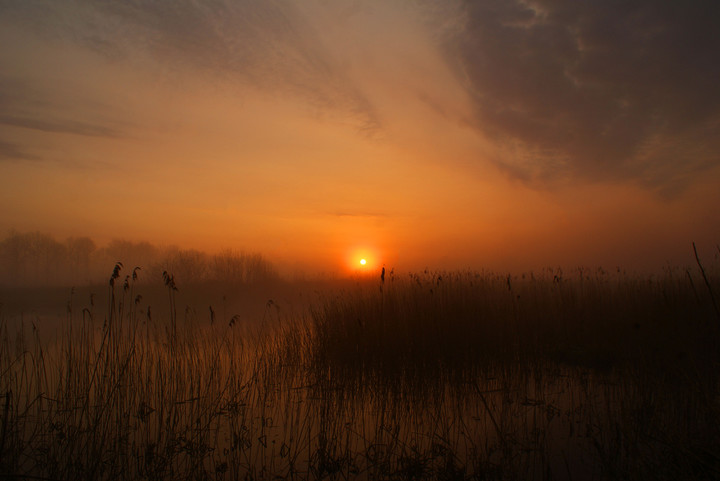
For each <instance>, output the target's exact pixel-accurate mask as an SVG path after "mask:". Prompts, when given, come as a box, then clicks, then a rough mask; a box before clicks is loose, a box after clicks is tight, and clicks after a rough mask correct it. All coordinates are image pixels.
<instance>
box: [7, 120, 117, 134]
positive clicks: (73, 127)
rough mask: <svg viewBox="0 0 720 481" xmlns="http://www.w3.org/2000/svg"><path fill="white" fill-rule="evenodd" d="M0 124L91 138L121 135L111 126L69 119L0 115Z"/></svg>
mask: <svg viewBox="0 0 720 481" xmlns="http://www.w3.org/2000/svg"><path fill="white" fill-rule="evenodd" d="M0 124H4V125H10V126H13V127H22V128H26V129H32V130H39V131H42V132H56V133H67V134H76V135H87V136H91V137H119V136H120V135H121V134H120V132H119V131H118V130H116V129H114V128H112V127H109V126H104V125H97V124H89V123H85V122H80V121H76V120H69V119H62V120H47V119H34V118H23V117H14V116H10V115H0Z"/></svg>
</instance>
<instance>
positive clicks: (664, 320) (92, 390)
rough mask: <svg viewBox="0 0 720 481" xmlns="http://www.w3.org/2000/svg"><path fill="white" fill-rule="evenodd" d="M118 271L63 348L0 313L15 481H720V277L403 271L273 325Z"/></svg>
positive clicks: (65, 334) (1, 388)
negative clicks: (147, 291) (198, 305)
mask: <svg viewBox="0 0 720 481" xmlns="http://www.w3.org/2000/svg"><path fill="white" fill-rule="evenodd" d="M687 273H689V271H687ZM121 274H122V265H120V264H118V266H116V268H115V270H114V271H113V275H112V277H111V283H110V285H109V286H108V293H107V298H106V301H107V304H106V305H105V306H103V307H99V306H95V305H94V304H93V303H91V304H90V305H88V306H86V307H83V308H82V309H78V308H75V306H74V305H73V303H72V302H71V303H70V304H69V305H68V310H67V316H66V319H65V320H64V322H63V323H62V329H61V330H60V331H59V332H58V335H57V336H56V338H55V339H53V340H50V341H46V340H44V338H43V337H42V336H41V334H40V329H41V328H42V326H38V325H36V324H33V321H32V320H29V319H24V320H22V322H20V323H19V326H18V327H17V329H15V328H14V325H15V324H17V323H11V322H9V320H7V319H5V318H4V317H1V316H0V320H1V322H0V394H2V411H1V413H2V426H0V428H1V429H0V478H4V479H51V480H70V479H98V480H103V479H108V480H109V479H128V480H131V479H132V480H135V479H158V480H165V479H213V480H234V479H388V480H390V479H393V480H406V479H407V480H410V479H491V480H515V479H517V480H520V479H522V480H533V479H537V480H540V479H543V480H544V479H568V480H583V479H598V480H604V479H628V480H632V479H673V480H676V479H717V478H718V477H719V476H720V448H719V446H720V396H719V394H720V390H719V384H718V381H719V379H718V373H720V369H719V368H720V355H719V354H718V349H717V348H718V339H720V336H719V335H718V324H719V323H720V320H719V319H717V317H716V314H715V312H714V310H713V306H712V302H711V296H710V294H711V290H712V288H713V287H714V286H717V280H716V279H715V278H714V277H712V274H710V275H709V276H707V284H704V283H700V282H697V280H696V282H694V283H691V282H689V281H688V276H687V274H686V272H685V271H681V270H671V269H669V270H668V271H667V272H666V273H665V274H664V275H662V276H657V277H652V278H637V277H633V276H628V275H626V274H624V273H622V272H613V273H608V272H605V271H602V270H597V271H592V272H589V271H584V270H578V271H577V272H574V273H571V274H570V275H565V274H563V273H562V272H560V271H557V270H547V271H544V272H542V273H540V274H538V275H526V276H524V277H523V276H514V277H513V276H511V277H508V276H499V275H495V274H491V273H487V274H486V273H479V274H478V273H472V272H442V273H437V272H436V273H429V272H428V273H421V274H412V275H407V276H404V277H400V276H395V275H388V276H387V277H384V278H383V279H382V280H381V279H380V278H375V279H367V280H358V282H357V283H356V285H355V286H354V287H352V288H350V289H347V290H345V291H343V292H340V293H335V294H328V295H327V296H326V297H325V298H323V299H322V300H321V301H320V302H319V303H315V304H314V305H313V306H312V307H311V308H310V309H309V310H308V313H307V314H306V315H305V316H300V317H294V318H287V319H285V318H280V317H278V318H277V319H275V320H274V321H273V322H270V323H267V325H265V326H262V327H258V328H254V327H250V326H245V325H243V323H242V322H241V318H239V317H237V316H233V317H229V318H225V317H221V318H219V317H220V316H216V315H215V312H214V311H213V310H212V309H210V310H209V311H208V315H207V316H197V315H195V314H194V312H195V311H193V310H187V309H186V310H185V312H184V314H183V313H182V312H181V310H179V309H178V308H177V305H178V300H177V296H178V291H177V286H176V285H175V281H174V278H173V276H172V275H171V274H169V273H165V275H164V278H163V283H164V288H165V290H166V294H167V296H166V298H167V301H166V303H165V305H164V306H156V307H155V308H154V309H155V310H151V309H150V308H149V307H148V306H146V305H145V304H144V302H143V301H142V298H141V297H140V294H139V293H138V292H136V286H135V280H136V277H137V271H134V272H133V275H129V276H128V277H126V278H125V279H126V281H125V283H123V284H122V285H121V279H122V277H123V276H122V275H121ZM690 279H691V280H692V276H691V277H690ZM704 285H706V287H707V289H708V290H703V289H701V287H703V286H704ZM96 311H100V312H102V315H98V314H97V312H96ZM158 313H162V315H160V314H158Z"/></svg>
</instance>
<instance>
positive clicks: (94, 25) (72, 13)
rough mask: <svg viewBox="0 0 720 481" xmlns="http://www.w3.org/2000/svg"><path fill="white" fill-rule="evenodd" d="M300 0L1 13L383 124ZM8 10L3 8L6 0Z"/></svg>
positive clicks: (123, 55) (117, 54)
mask: <svg viewBox="0 0 720 481" xmlns="http://www.w3.org/2000/svg"><path fill="white" fill-rule="evenodd" d="M301 7H305V5H303V2H293V1H290V0H275V1H271V0H269V1H262V2H257V1H251V0H245V1H243V0H238V1H224V0H206V1H201V2H197V1H192V0H176V1H158V2H143V1H123V2H107V1H101V0H67V1H64V2H53V1H42V0H38V1H36V2H32V3H27V2H24V1H18V2H12V1H10V2H8V3H7V4H6V5H5V12H3V14H4V15H5V16H6V17H7V18H9V17H10V16H11V15H12V16H13V17H14V18H15V19H17V21H18V22H21V23H24V24H26V25H32V26H34V28H35V30H36V31H37V33H38V34H40V35H45V36H46V37H48V38H54V37H57V38H60V39H62V40H63V41H69V42H73V43H75V44H78V45H81V46H82V47H84V48H87V49H90V50H92V51H95V52H97V53H99V54H101V55H103V56H105V57H106V58H108V59H110V60H114V61H115V60H121V61H130V62H134V61H138V59H142V58H147V59H149V61H150V62H151V63H156V64H159V65H161V66H165V68H166V71H167V72H168V75H173V74H178V73H179V74H181V75H182V74H187V73H188V72H191V73H192V74H193V75H195V76H199V77H206V78H212V79H221V80H222V81H224V82H226V83H227V84H234V85H252V86H254V87H256V88H260V89H262V90H264V91H267V92H272V93H273V94H278V93H279V94H281V95H282V94H289V95H293V96H300V97H302V98H304V99H305V100H306V101H307V102H309V103H310V104H312V105H315V106H317V108H318V110H320V111H332V112H336V113H342V115H346V116H349V117H351V118H353V119H354V122H355V124H356V125H357V127H358V128H359V129H362V130H368V129H373V128H377V127H378V123H379V122H378V119H377V117H376V114H375V112H374V109H373V107H372V105H371V103H370V102H369V100H368V99H367V98H365V96H364V95H363V93H362V92H361V91H360V90H359V89H357V88H355V86H354V84H353V82H352V81H351V79H349V78H348V77H347V75H346V73H345V72H344V70H343V68H342V66H341V65H340V64H341V63H342V62H341V59H337V58H336V57H335V56H334V55H332V54H331V52H330V50H329V49H328V48H326V46H325V45H324V43H323V38H322V32H320V31H318V29H317V28H316V27H315V26H314V24H313V21H312V19H311V18H309V15H311V14H312V11H311V10H309V9H308V8H305V9H304V10H303V9H302V8H301ZM0 12H2V7H0Z"/></svg>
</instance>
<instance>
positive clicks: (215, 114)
mask: <svg viewBox="0 0 720 481" xmlns="http://www.w3.org/2000/svg"><path fill="white" fill-rule="evenodd" d="M256 3H258V2H244V1H238V2H219V1H214V0H207V1H205V2H185V1H178V2H174V3H173V4H172V5H170V4H168V5H166V6H164V7H162V8H160V7H158V6H157V5H155V6H142V5H140V6H137V5H134V6H133V5H127V6H122V5H115V6H108V5H105V4H103V3H100V2H93V1H90V0H74V1H68V2H61V4H58V2H42V1H41V2H37V4H38V5H41V6H39V7H37V6H36V8H35V7H32V6H28V5H27V3H26V2H21V1H17V2H14V1H10V2H6V3H5V4H4V5H3V6H2V7H0V72H1V73H0V106H2V109H0V111H1V112H2V114H0V231H8V230H9V229H18V230H20V231H29V230H33V231H34V230H39V231H42V232H48V233H52V234H54V235H55V236H57V237H60V238H62V237H67V236H71V235H87V236H91V237H93V238H94V239H96V240H97V241H98V242H99V243H100V244H102V243H104V242H107V241H109V240H110V239H112V238H125V239H132V240H148V241H151V242H154V243H157V244H177V245H179V246H181V247H194V248H201V249H205V250H208V251H216V250H219V249H221V248H225V247H231V248H237V249H241V248H242V249H246V250H254V251H260V252H262V253H264V254H266V255H267V256H268V257H269V258H270V259H271V260H275V261H276V262H278V263H280V264H282V265H283V266H286V267H285V269H287V270H288V271H292V270H294V269H303V270H309V271H312V272H347V271H348V269H349V266H350V265H353V263H354V262H356V261H357V260H359V256H365V257H366V258H367V259H368V261H369V262H368V267H372V268H377V267H378V266H379V265H382V264H385V265H387V266H396V267H397V268H398V269H421V268H424V267H430V268H475V269H481V268H489V269H494V270H501V271H502V270H522V269H537V268H538V267H542V266H548V265H553V266H557V265H565V266H571V267H572V266H576V265H581V264H582V265H586V266H595V265H604V266H615V265H618V264H619V265H625V266H628V267H630V268H643V269H644V268H652V267H655V266H659V267H661V266H662V265H664V264H665V263H666V262H671V263H673V264H678V263H680V264H682V263H689V262H691V261H692V257H691V253H692V250H691V242H692V241H695V242H697V243H698V245H699V246H700V248H701V252H703V253H705V254H706V255H708V256H709V255H713V252H714V249H715V245H716V244H717V243H718V242H720V214H719V213H718V212H719V210H718V209H717V206H718V205H720V189H718V186H720V169H719V168H718V163H719V162H718V156H717V152H718V151H720V150H718V147H719V145H718V144H720V140H719V139H720V135H719V134H720V132H719V130H720V127H718V126H719V125H720V110H719V109H718V106H720V99H719V95H718V93H717V88H716V84H715V83H714V82H707V81H706V80H705V79H707V78H708V77H709V78H713V77H712V76H713V75H715V74H716V73H718V72H717V65H718V64H720V62H716V61H717V51H719V50H718V49H717V48H715V44H713V43H712V42H715V43H717V35H715V36H712V35H711V33H709V32H711V29H710V27H709V26H707V25H706V22H705V21H704V20H703V19H704V18H705V17H706V16H707V12H703V11H697V12H696V11H695V10H697V9H695V10H693V9H691V8H690V7H688V9H687V10H686V11H684V12H683V15H680V16H679V17H678V12H675V11H672V9H669V7H667V8H666V7H665V6H663V7H657V8H656V7H653V5H655V3H653V2H648V3H647V5H646V7H648V6H649V7H648V8H646V9H645V10H642V11H641V15H640V16H638V15H639V14H638V13H637V12H628V11H613V10H610V9H609V8H610V7H607V8H608V9H607V11H600V10H603V8H604V7H599V6H596V7H594V8H595V10H593V11H581V10H582V7H577V9H578V10H572V9H570V10H568V11H565V10H563V9H562V8H560V7H558V6H556V5H554V4H552V3H550V2H518V3H514V2H493V1H486V2H477V5H476V6H473V7H467V6H463V5H464V4H462V3H460V2H454V1H447V2H443V3H442V8H440V7H439V6H438V5H440V4H434V3H433V2H427V3H425V2H417V3H412V4H410V2H407V3H405V2H380V1H377V2H372V1H370V2H359V3H358V2H351V1H338V2H322V1H317V2H313V1H307V2H300V1H286V2H278V3H272V2H259V3H260V5H256ZM641 3H642V2H641ZM33 5H35V4H33ZM633 15H634V16H633ZM631 18H632V19H634V20H633V21H634V22H636V23H634V24H632V25H630V24H628V23H627V22H625V20H626V19H631ZM678 18H679V20H678ZM638 19H640V20H638ZM671 20H672V21H671ZM561 24H562V25H565V26H567V25H570V26H573V28H565V27H563V28H560V25H561ZM618 25H619V27H618ZM628 25H629V26H628ZM612 26H614V27H613V28H615V29H616V30H615V31H613V30H612V29H611V28H610V27H612ZM663 29H664V30H663ZM645 30H647V32H658V31H659V32H661V33H660V34H657V33H653V35H655V37H652V36H650V37H649V36H647V35H645V36H643V35H640V34H642V33H643V31H645ZM568 32H571V34H569V33H568ZM688 32H695V33H694V36H693V35H689V34H688ZM706 33H708V35H707V36H705V34H706ZM568 35H569V37H568ZM566 37H567V38H566ZM648 39H649V40H648ZM671 41H672V42H674V43H672V44H673V45H675V49H676V50H678V51H677V52H676V51H668V50H667V45H668V44H669V43H670V42H671ZM698 42H699V43H698ZM698 44H701V45H704V46H706V47H707V48H705V49H702V48H700V49H699V48H697V47H698ZM635 51H637V52H640V51H643V52H644V53H643V56H642V57H639V58H640V59H641V61H635V60H636V59H634V57H632V55H633V52H635ZM638 55H639V54H638ZM688 56H689V57H690V58H689V59H688ZM708 56H710V57H708ZM712 57H715V58H714V59H713V58H712ZM679 63H680V64H679ZM632 69H636V71H628V70H632ZM679 70H680V71H681V73H677V72H678V71H679ZM714 78H717V77H714ZM355 258H357V259H355Z"/></svg>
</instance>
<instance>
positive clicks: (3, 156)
mask: <svg viewBox="0 0 720 481" xmlns="http://www.w3.org/2000/svg"><path fill="white" fill-rule="evenodd" d="M18 160H32V161H36V160H40V159H39V157H37V156H36V155H34V154H31V153H29V152H27V151H25V150H23V149H22V148H21V147H19V146H18V145H16V144H13V143H10V142H4V141H2V140H0V161H18Z"/></svg>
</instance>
